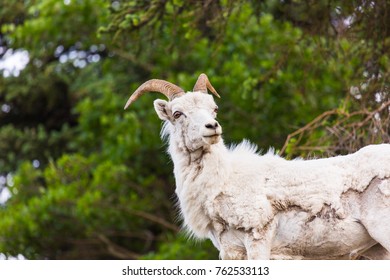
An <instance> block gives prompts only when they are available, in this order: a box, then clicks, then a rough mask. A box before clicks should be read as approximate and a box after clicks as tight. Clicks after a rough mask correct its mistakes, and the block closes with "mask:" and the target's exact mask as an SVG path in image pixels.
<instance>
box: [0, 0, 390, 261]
mask: <svg viewBox="0 0 390 280" xmlns="http://www.w3.org/2000/svg"><path fill="white" fill-rule="evenodd" d="M3 2H4V3H2V9H1V10H0V57H1V56H3V55H4V54H5V53H6V52H7V51H9V50H10V51H12V50H13V51H16V50H25V51H27V52H28V55H29V64H28V65H27V67H26V68H25V69H24V70H23V71H22V72H21V73H19V74H18V75H17V74H14V75H10V76H8V77H4V76H0V175H1V176H8V177H9V178H12V180H8V181H7V185H6V186H5V187H7V188H8V189H9V190H10V191H11V192H12V197H11V198H10V199H9V200H8V201H7V202H6V203H5V204H3V205H1V207H0V252H1V253H4V254H6V255H9V256H12V255H17V254H22V255H24V256H25V257H27V258H32V259H43V258H49V259H107V258H110V259H111V258H114V259H134V258H143V259H216V258H218V254H217V252H216V249H215V248H213V246H212V245H211V243H210V242H209V241H206V242H198V241H196V242H193V241H189V240H187V238H186V237H185V236H183V235H182V234H179V233H178V232H179V229H178V227H179V222H178V221H177V220H176V219H175V217H176V216H177V213H176V212H177V210H176V209H175V206H174V205H175V199H174V179H173V176H172V164H171V162H170V160H169V158H168V156H167V155H166V154H165V152H164V150H165V147H164V143H162V141H161V139H160V138H159V130H160V128H161V122H160V120H159V119H158V118H157V116H156V115H155V113H154V110H153V106H152V101H153V100H154V99H155V98H157V97H159V96H158V95H157V94H153V93H150V94H147V95H145V96H143V97H142V98H140V99H139V101H137V102H136V103H135V104H133V105H132V106H131V108H130V109H129V110H127V111H124V110H123V106H124V104H125V102H126V100H127V98H128V97H129V95H130V94H131V92H133V90H135V88H136V87H138V86H139V85H140V84H141V83H142V82H143V81H145V80H147V79H150V78H160V79H166V80H169V81H171V82H173V83H176V84H178V85H180V86H181V87H183V88H184V89H186V90H191V89H192V86H193V84H194V83H195V80H196V78H197V76H198V75H199V74H200V73H202V72H204V73H207V75H208V76H209V77H210V79H211V81H212V83H213V85H214V87H215V88H216V89H217V91H218V92H219V93H220V95H221V96H222V98H221V99H220V100H217V102H218V104H219V107H220V114H219V118H220V120H219V121H220V122H221V124H222V126H223V128H224V132H225V136H224V137H225V140H226V142H227V143H232V142H238V141H241V140H242V139H243V138H247V139H249V140H250V141H252V142H254V143H256V144H258V145H259V146H260V147H262V148H268V147H269V146H274V147H275V148H276V149H277V150H281V151H282V152H283V153H284V154H285V155H287V156H288V157H294V156H310V155H312V152H313V151H315V152H316V154H317V155H323V154H327V153H330V154H337V153H344V152H348V151H350V150H353V149H355V148H357V147H359V146H361V145H363V144H368V143H372V142H380V141H387V142H388V141H389V140H390V139H388V138H386V135H387V137H388V135H389V125H388V120H389V117H388V111H386V110H385V109H383V108H382V107H381V106H382V104H387V103H385V102H388V98H389V97H388V91H389V84H388V80H389V73H390V71H389V65H390V64H389V56H388V53H387V52H386V49H388V47H389V44H390V40H389V34H388V32H389V31H388V28H385V27H386V26H388V24H386V23H387V22H388V20H389V19H388V18H385V17H384V16H383V15H382V14H381V13H379V14H377V10H378V11H383V10H386V8H387V10H388V4H386V3H385V1H376V2H375V3H376V4H375V5H377V6H375V7H377V8H378V9H373V8H372V7H371V6H370V5H368V4H367V3H371V2H370V1H368V2H367V1H357V2H356V1H353V3H352V2H348V1H326V0H321V1H317V2H316V3H312V2H310V5H308V3H307V1H273V0H268V1H244V0H240V1H233V0H224V1H198V0H190V1H178V0H167V1H157V0H151V1H137V0H127V1H108V0H98V1H92V0H77V1H75V0H70V1H55V0H40V1H24V2H23V1H18V0H11V1H3ZM347 2H348V3H347ZM357 7H359V9H357ZM348 17H351V18H349V19H350V20H352V23H351V24H350V26H346V25H345V24H344V25H343V22H344V21H343V20H345V19H346V18H348ZM353 19H355V21H353ZM347 27H348V28H347ZM378 93H380V96H379V97H378ZM378 98H379V99H378ZM378 100H379V101H378ZM384 108H386V107H384ZM375 113H377V114H375ZM378 114H379V115H378ZM378 116H379V119H378ZM316 117H317V118H316ZM359 125H360V126H359ZM378 131H379V132H380V133H378ZM288 135H289V137H287V136H288ZM286 137H287V139H288V141H287V142H286V143H285V139H286ZM0 188H3V186H0ZM0 191H1V189H0Z"/></svg>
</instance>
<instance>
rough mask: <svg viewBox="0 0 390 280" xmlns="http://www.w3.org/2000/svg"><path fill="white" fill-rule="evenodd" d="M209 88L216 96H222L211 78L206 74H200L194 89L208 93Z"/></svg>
mask: <svg viewBox="0 0 390 280" xmlns="http://www.w3.org/2000/svg"><path fill="white" fill-rule="evenodd" d="M207 89H209V90H210V91H211V92H212V93H213V94H214V95H215V96H217V97H219V98H221V97H220V96H219V94H218V93H217V91H216V90H215V88H214V87H213V86H212V85H211V83H210V81H209V78H207V75H206V74H203V73H202V74H200V75H199V78H198V80H197V81H196V83H195V86H194V89H193V91H201V92H203V93H207Z"/></svg>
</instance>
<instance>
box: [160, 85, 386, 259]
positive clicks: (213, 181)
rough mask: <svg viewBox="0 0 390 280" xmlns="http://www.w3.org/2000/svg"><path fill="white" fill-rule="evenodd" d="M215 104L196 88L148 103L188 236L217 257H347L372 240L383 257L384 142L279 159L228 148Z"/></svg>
mask: <svg viewBox="0 0 390 280" xmlns="http://www.w3.org/2000/svg"><path fill="white" fill-rule="evenodd" d="M215 107H216V105H215V103H214V100H213V98H212V96H210V95H208V94H203V93H199V92H195V93H192V92H189V93H187V94H185V95H183V96H181V97H178V98H176V99H174V100H173V101H170V102H166V101H163V100H156V101H155V108H156V111H157V114H158V115H159V117H160V118H161V119H162V120H164V121H166V122H165V124H164V127H163V130H162V135H163V136H164V135H165V136H167V137H168V141H169V148H168V152H169V154H170V156H171V157H172V160H173V163H174V175H175V180H176V194H177V196H178V200H179V206H180V212H181V215H182V218H183V222H184V228H185V229H186V230H187V231H188V232H189V233H190V234H191V235H193V236H194V237H197V238H210V239H211V240H212V241H213V244H214V245H215V246H216V247H217V248H218V250H220V255H221V257H222V258H224V259H247V258H249V259H269V258H278V259H280V258H282V259H286V258H287V259H300V258H307V259H332V258H355V257H356V256H360V255H363V254H364V252H365V251H368V250H369V249H370V248H371V247H373V246H374V245H376V244H378V243H379V244H378V245H377V246H375V249H376V250H377V251H380V252H381V253H382V254H383V255H384V256H385V258H387V257H389V256H390V254H389V251H390V145H389V144H382V145H370V146H367V147H365V148H363V149H361V150H359V151H358V152H356V153H354V154H350V155H346V156H338V157H333V158H327V159H313V160H292V161H287V160H285V159H283V158H281V157H279V156H277V155H275V154H274V153H273V151H270V152H268V153H266V154H265V155H259V154H257V153H256V150H257V148H256V146H254V145H252V144H250V143H249V142H248V141H246V140H244V141H243V142H242V143H241V144H239V145H237V146H233V147H231V148H227V147H226V146H225V145H224V143H223V140H222V138H221V134H222V128H221V127H220V125H219V124H216V121H215V118H216V114H215V113H214V109H215ZM177 111H180V112H182V113H183V115H182V116H181V117H179V118H177V119H175V118H174V117H173V114H174V113H175V112H177ZM210 124H212V125H214V126H213V127H212V128H210ZM207 126H208V127H209V128H207ZM378 246H379V250H378ZM373 248H374V247H373ZM386 250H387V252H386ZM383 252H385V253H383ZM381 256H382V255H381Z"/></svg>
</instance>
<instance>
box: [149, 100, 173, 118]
mask: <svg viewBox="0 0 390 280" xmlns="http://www.w3.org/2000/svg"><path fill="white" fill-rule="evenodd" d="M153 104H154V110H156V113H157V115H158V117H159V118H160V119H162V120H163V121H169V119H170V117H169V109H168V102H167V101H165V100H162V99H157V100H155V101H154V103H153Z"/></svg>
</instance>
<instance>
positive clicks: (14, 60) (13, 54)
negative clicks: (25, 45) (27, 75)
mask: <svg viewBox="0 0 390 280" xmlns="http://www.w3.org/2000/svg"><path fill="white" fill-rule="evenodd" d="M0 48H3V47H0ZM1 52H2V50H0V53H1ZM29 61H30V57H29V55H28V51H26V50H22V49H18V50H13V49H8V50H7V51H6V52H5V53H4V55H3V57H2V58H1V59H0V72H3V76H4V77H9V76H15V77H17V76H19V74H20V71H22V70H23V69H24V68H25V67H26V65H27V64H28V62H29Z"/></svg>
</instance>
